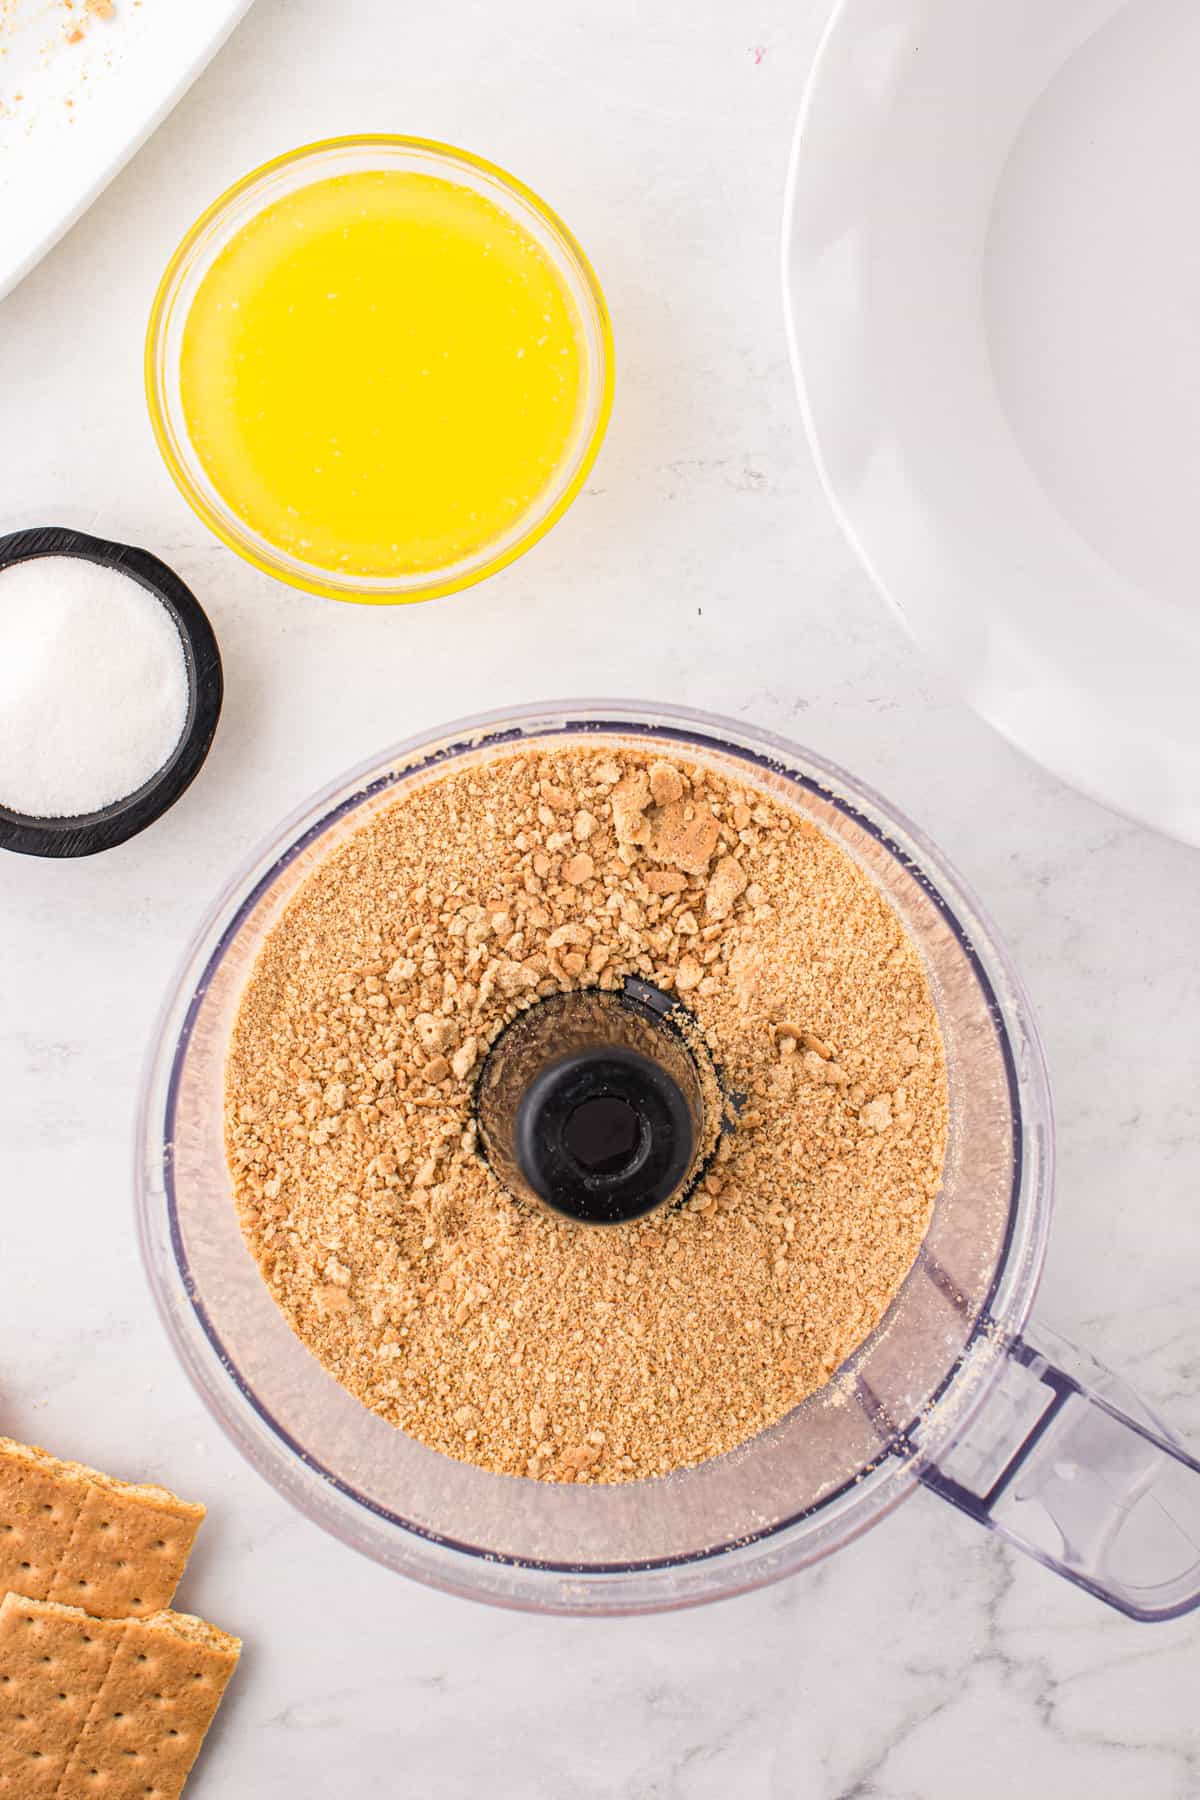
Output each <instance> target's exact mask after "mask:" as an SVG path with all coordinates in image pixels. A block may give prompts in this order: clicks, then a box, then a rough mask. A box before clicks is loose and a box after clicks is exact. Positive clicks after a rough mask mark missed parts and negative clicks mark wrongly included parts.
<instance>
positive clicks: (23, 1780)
mask: <svg viewBox="0 0 1200 1800" xmlns="http://www.w3.org/2000/svg"><path fill="white" fill-rule="evenodd" d="M240 1652H241V1643H240V1642H239V1640H238V1639H237V1638H235V1637H230V1636H229V1635H228V1634H227V1633H226V1632H223V1631H218V1630H217V1629H216V1627H215V1626H212V1625H207V1624H205V1622H204V1621H203V1620H202V1619H195V1618H192V1617H191V1616H190V1615H189V1614H187V1613H176V1612H170V1611H161V1612H157V1613H154V1614H152V1615H151V1616H150V1617H148V1618H140V1619H94V1618H92V1617H91V1616H90V1615H89V1614H88V1613H85V1612H82V1611H81V1610H80V1609H79V1608H78V1607H73V1606H62V1605H59V1604H58V1603H57V1602H56V1601H53V1600H28V1599H25V1598H24V1597H23V1596H22V1595H20V1594H13V1593H10V1594H7V1595H6V1596H5V1598H4V1600H3V1602H2V1603H0V1795H2V1796H3V1800H85V1797H86V1796H92V1797H93V1800H94V1796H96V1795H103V1796H104V1800H177V1796H178V1795H179V1794H180V1793H181V1792H182V1791H183V1785H184V1783H185V1781H186V1780H187V1777H188V1772H189V1770H190V1769H191V1767H192V1764H193V1763H194V1762H195V1760H196V1756H197V1753H198V1752H199V1749H200V1746H201V1744H202V1743H203V1741H204V1735H205V1733H206V1731H207V1730H208V1727H209V1725H210V1724H211V1723H212V1720H213V1716H214V1714H215V1713H216V1710H217V1707H218V1706H219V1705H220V1702H221V1696H222V1694H223V1693H224V1691H225V1687H226V1684H227V1683H228V1681H229V1678H230V1676H231V1675H232V1674H233V1671H234V1669H235V1668H236V1667H237V1661H238V1656H239V1654H240Z"/></svg>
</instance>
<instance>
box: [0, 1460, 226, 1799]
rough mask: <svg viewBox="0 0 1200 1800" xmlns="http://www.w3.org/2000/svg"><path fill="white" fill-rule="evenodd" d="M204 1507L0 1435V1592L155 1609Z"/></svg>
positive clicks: (174, 1578)
mask: <svg viewBox="0 0 1200 1800" xmlns="http://www.w3.org/2000/svg"><path fill="white" fill-rule="evenodd" d="M204 1511H205V1509H204V1507H203V1506H199V1505H193V1504H192V1503H191V1502H189V1501H186V1500H180V1499H177V1498H176V1496H175V1495H174V1494H172V1493H171V1492H170V1491H169V1490H168V1489H167V1488H163V1487H158V1486H155V1485H152V1484H148V1483H133V1482H124V1481H117V1480H115V1479H114V1478H113V1477H112V1476H110V1475H103V1474H101V1473H100V1472H99V1470H97V1469H88V1468H85V1467H84V1466H83V1464H82V1463H75V1462H63V1461H60V1460H59V1458H57V1457H54V1456H50V1455H49V1454H48V1453H47V1452H46V1451H45V1450H41V1449H39V1448H38V1447H37V1446H36V1445H31V1444H18V1443H16V1442H14V1441H13V1439H12V1438H4V1437H0V1594H3V1593H5V1592H6V1591H7V1592H11V1593H16V1594H22V1595H24V1596H25V1597H26V1598H28V1599H30V1600H58V1601H61V1602H62V1603H63V1604H64V1605H70V1606H78V1607H81V1608H82V1609H83V1610H84V1611H85V1612H89V1613H92V1614H94V1615H95V1616H96V1617H98V1618H109V1619H122V1618H129V1617H140V1616H145V1615H148V1614H150V1613H155V1612H159V1611H161V1610H162V1608H164V1607H166V1606H168V1605H169V1604H170V1601H171V1597H172V1595H173V1594H174V1592H175V1589H176V1587H177V1586H178V1585H179V1578H180V1576H181V1575H182V1574H183V1571H184V1566H185V1565H186V1563H187V1559H188V1556H189V1555H190V1553H191V1548H192V1543H193V1541H194V1539H195V1536H196V1533H197V1531H198V1530H199V1528H200V1524H201V1521H202V1520H203V1518H204ZM3 1800H9V1796H8V1795H3Z"/></svg>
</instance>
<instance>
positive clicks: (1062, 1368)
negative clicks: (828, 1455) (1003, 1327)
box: [921, 1324, 1200, 1621]
mask: <svg viewBox="0 0 1200 1800" xmlns="http://www.w3.org/2000/svg"><path fill="white" fill-rule="evenodd" d="M921 1479H922V1481H923V1482H924V1484H925V1486H926V1487H928V1488H931V1489H932V1490H933V1492H934V1493H936V1494H940V1495H941V1496H942V1498H943V1499H944V1500H949V1501H950V1502H951V1503H952V1505H954V1506H957V1507H959V1508H960V1509H961V1510H962V1511H963V1512H965V1513H968V1514H969V1515H970V1516H971V1518H973V1519H975V1520H977V1521H978V1522H979V1524H981V1525H985V1526H986V1527H987V1528H988V1530H990V1531H994V1532H996V1533H997V1534H998V1535H999V1536H1000V1537H1002V1538H1004V1539H1006V1540H1007V1542H1008V1543H1010V1544H1015V1545H1016V1547H1017V1548H1018V1549H1019V1550H1024V1551H1026V1552H1027V1553H1028V1554H1029V1555H1030V1556H1032V1557H1035V1558H1036V1560H1037V1561H1038V1562H1040V1563H1042V1564H1044V1565H1045V1567H1046V1568H1048V1569H1053V1570H1054V1572H1055V1573H1056V1574H1058V1575H1065V1576H1066V1578H1067V1580H1068V1581H1073V1582H1074V1583H1075V1584H1076V1586H1078V1587H1081V1588H1084V1589H1086V1591H1087V1592H1088V1593H1089V1594H1094V1595H1095V1596H1096V1598H1097V1599H1099V1600H1104V1601H1106V1602H1107V1603H1108V1605H1109V1606H1115V1607H1116V1608H1117V1610H1118V1612H1123V1613H1125V1614H1126V1616H1127V1617H1128V1618H1131V1619H1139V1620H1145V1621H1151V1620H1159V1619H1174V1618H1178V1617H1179V1616H1180V1615H1181V1614H1182V1613H1186V1612H1190V1611H1191V1610H1192V1609H1193V1608H1194V1607H1197V1606H1200V1462H1198V1461H1197V1460H1196V1458H1195V1457H1193V1456H1190V1455H1189V1454H1188V1452H1187V1451H1186V1450H1184V1449H1183V1448H1182V1446H1181V1445H1180V1444H1179V1443H1178V1441H1177V1440H1176V1439H1175V1437H1174V1435H1173V1433H1171V1432H1170V1431H1169V1430H1168V1429H1167V1427H1166V1426H1164V1425H1163V1424H1162V1423H1161V1422H1160V1421H1159V1420H1158V1419H1157V1418H1156V1417H1155V1415H1154V1414H1153V1413H1152V1412H1151V1410H1150V1408H1149V1407H1148V1406H1147V1405H1146V1404H1145V1402H1144V1401H1143V1400H1140V1399H1139V1398H1138V1396H1137V1395H1136V1394H1135V1393H1133V1391H1132V1390H1131V1389H1130V1388H1128V1387H1127V1386H1126V1385H1125V1383H1124V1382H1123V1381H1121V1380H1120V1378H1119V1377H1117V1376H1115V1375H1113V1374H1112V1373H1111V1372H1110V1371H1109V1370H1108V1369H1106V1368H1104V1366H1103V1365H1102V1364H1101V1363H1098V1362H1096V1361H1095V1359H1094V1358H1093V1357H1091V1356H1089V1355H1088V1354H1087V1353H1086V1352H1084V1351H1080V1350H1077V1349H1076V1348H1075V1347H1074V1346H1073V1345H1071V1344H1069V1343H1068V1342H1067V1341H1066V1339H1065V1338H1062V1337H1060V1336H1059V1335H1058V1333H1057V1332H1055V1331H1053V1330H1051V1329H1050V1328H1049V1327H1048V1326H1043V1325H1040V1324H1035V1325H1034V1326H1033V1328H1032V1330H1031V1331H1030V1333H1029V1334H1028V1335H1027V1336H1024V1337H1018V1338H1015V1339H1014V1340H1013V1341H1012V1343H1011V1344H1010V1345H1009V1347H1008V1357H1007V1360H1006V1362H1005V1364H1004V1367H1003V1370H1002V1373H1001V1375H1000V1377H999V1379H998V1381H997V1382H996V1386H995V1388H994V1389H993V1391H992V1392H991V1393H990V1394H989V1395H988V1399H987V1402H986V1404H985V1405H984V1406H983V1408H982V1410H981V1412H980V1414H979V1416H978V1417H977V1418H976V1419H974V1420H973V1421H972V1422H971V1424H970V1426H969V1427H968V1429H967V1431H966V1433H965V1434H964V1436H963V1437H962V1438H960V1439H959V1440H958V1441H957V1442H956V1443H955V1444H954V1446H953V1448H952V1449H951V1450H950V1451H949V1452H948V1453H946V1454H943V1455H941V1456H939V1458H938V1462H937V1464H936V1466H935V1465H934V1464H932V1463H927V1464H926V1466H925V1467H924V1469H923V1470H922V1473H921Z"/></svg>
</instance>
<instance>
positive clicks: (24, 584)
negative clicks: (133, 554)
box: [0, 556, 188, 818]
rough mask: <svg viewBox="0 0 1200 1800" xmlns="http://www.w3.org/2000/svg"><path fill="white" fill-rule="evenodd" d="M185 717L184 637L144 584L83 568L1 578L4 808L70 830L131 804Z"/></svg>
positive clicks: (31, 567)
mask: <svg viewBox="0 0 1200 1800" xmlns="http://www.w3.org/2000/svg"><path fill="white" fill-rule="evenodd" d="M187 710H188V674H187V664H186V662H185V661H184V654H183V644H182V641H181V639H180V636H179V632H178V629H177V627H176V625H175V621H174V620H173V619H172V617H171V615H170V613H169V612H168V611H167V609H166V607H165V606H164V605H163V604H162V603H161V601H159V600H158V599H157V598H156V597H155V595H154V594H152V593H150V592H149V590H148V589H146V588H144V587H142V586H141V584H140V583H139V582H136V581H134V580H133V579H132V578H131V577H130V576H128V575H123V574H122V573H121V572H120V570H118V569H112V568H106V567H104V566H103V565H102V564H100V563H95V562H89V561H87V560H86V559H85V558H82V557H77V556H39V557H33V558H30V559H28V560H26V561H25V562H19V563H12V564H10V565H9V566H8V567H7V568H4V569H0V805H3V806H6V807H9V808H10V809H11V810H12V811H14V812H19V813H26V814H30V815H32V816H33V817H36V818H71V817H75V816H77V815H79V814H82V813H92V812H97V811H99V809H100V808H101V807H104V806H109V805H111V804H112V803H113V802H114V801H116V800H122V799H124V798H125V796H126V795H128V794H132V793H135V792H136V791H137V789H138V788H140V787H141V786H143V784H144V783H145V782H147V781H149V779H150V777H151V776H152V775H154V774H155V773H156V772H157V771H158V770H159V769H161V768H162V766H163V764H164V763H166V762H167V760H168V759H169V757H170V756H171V753H172V752H173V750H174V749H175V746H176V745H177V744H178V742H179V740H180V737H181V736H182V735H183V728H184V725H185V723H186V720H187Z"/></svg>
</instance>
